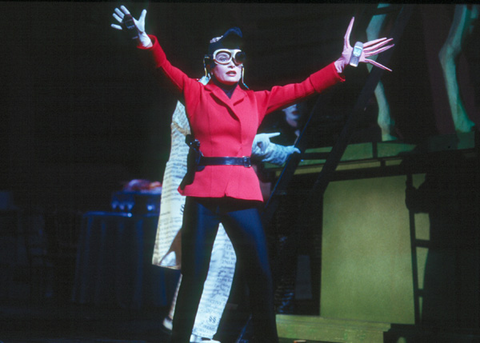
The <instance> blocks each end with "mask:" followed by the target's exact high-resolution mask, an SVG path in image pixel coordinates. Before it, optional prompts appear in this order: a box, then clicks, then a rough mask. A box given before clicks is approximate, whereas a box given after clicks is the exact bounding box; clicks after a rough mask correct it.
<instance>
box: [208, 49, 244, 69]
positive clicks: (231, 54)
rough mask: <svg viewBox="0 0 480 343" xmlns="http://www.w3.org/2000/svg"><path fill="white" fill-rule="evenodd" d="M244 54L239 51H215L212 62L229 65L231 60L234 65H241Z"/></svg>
mask: <svg viewBox="0 0 480 343" xmlns="http://www.w3.org/2000/svg"><path fill="white" fill-rule="evenodd" d="M245 56H246V55H245V53H244V52H243V51H241V50H238V49H236V50H227V49H221V50H216V51H215V52H214V53H213V60H214V61H215V62H216V63H218V64H229V63H230V61H231V60H232V58H233V62H234V63H235V64H236V65H240V64H243V63H244V62H245Z"/></svg>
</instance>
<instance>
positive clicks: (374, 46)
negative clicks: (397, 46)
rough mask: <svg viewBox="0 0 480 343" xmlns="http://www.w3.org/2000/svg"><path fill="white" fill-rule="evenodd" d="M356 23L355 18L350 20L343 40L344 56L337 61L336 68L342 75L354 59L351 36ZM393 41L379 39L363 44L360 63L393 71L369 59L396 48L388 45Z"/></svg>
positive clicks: (390, 39)
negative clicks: (352, 58)
mask: <svg viewBox="0 0 480 343" xmlns="http://www.w3.org/2000/svg"><path fill="white" fill-rule="evenodd" d="M354 22H355V17H353V18H352V20H350V24H349V25H348V28H347V32H346V33H345V36H344V39H343V51H342V56H341V57H340V58H339V59H338V60H336V61H335V67H336V68H337V72H339V73H342V72H343V70H344V69H345V67H346V66H347V65H348V64H349V63H350V59H351V57H352V52H353V48H352V46H351V45H350V34H351V33H352V28H353V23H354ZM392 40H393V38H388V39H387V38H386V37H384V38H379V39H375V40H372V41H369V42H366V43H363V50H362V53H361V55H360V58H359V61H360V62H362V63H369V64H371V65H373V66H375V67H378V68H381V69H384V70H388V71H392V70H391V69H390V68H387V67H385V66H384V65H382V64H380V63H378V62H376V61H374V60H372V59H369V58H368V57H371V56H374V55H377V54H379V53H382V52H384V51H386V50H388V49H390V48H392V47H393V46H394V44H390V45H387V44H388V43H390V42H391V41H392Z"/></svg>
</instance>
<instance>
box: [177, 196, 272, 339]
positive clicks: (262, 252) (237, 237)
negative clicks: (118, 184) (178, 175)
mask: <svg viewBox="0 0 480 343" xmlns="http://www.w3.org/2000/svg"><path fill="white" fill-rule="evenodd" d="M256 204H257V203H256V202H252V201H245V200H237V199H231V198H220V199H217V198H192V197H187V200H186V203H185V212H184V218H183V227H182V275H183V276H182V283H181V286H180V289H179V293H178V298H177V304H176V307H175V316H174V319H173V332H172V337H171V342H172V343H187V342H189V339H190V335H191V332H192V328H193V324H194V322H195V315H196V312H197V309H198V304H199V302H200V297H201V295H202V291H203V284H204V282H205V279H206V278H207V273H208V266H209V263H210V256H211V253H212V248H213V242H214V240H215V236H216V234H217V229H218V224H219V223H220V222H221V223H222V224H223V226H224V227H225V231H226V233H227V234H228V236H229V238H230V240H231V241H232V244H233V247H234V249H235V253H236V256H237V265H236V268H240V271H241V273H243V275H244V276H245V279H246V283H247V286H248V288H249V294H250V306H251V310H252V320H253V325H254V330H255V338H256V339H257V340H258V342H262V343H270V342H272V343H273V342H275V343H277V342H278V336H277V329H276V323H275V312H274V308H273V289H272V276H271V271H270V265H269V261H268V253H267V245H266V238H265V234H264V232H263V228H262V224H261V221H260V216H259V213H258V210H257V208H256Z"/></svg>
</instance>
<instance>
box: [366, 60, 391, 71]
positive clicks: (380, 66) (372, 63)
mask: <svg viewBox="0 0 480 343" xmlns="http://www.w3.org/2000/svg"><path fill="white" fill-rule="evenodd" d="M364 62H365V63H370V64H371V65H373V66H375V67H377V68H380V69H383V70H388V71H392V69H390V68H387V67H385V66H384V65H383V64H380V63H378V62H376V61H374V60H371V59H368V58H365V60H364Z"/></svg>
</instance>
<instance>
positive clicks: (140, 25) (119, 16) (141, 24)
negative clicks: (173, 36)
mask: <svg viewBox="0 0 480 343" xmlns="http://www.w3.org/2000/svg"><path fill="white" fill-rule="evenodd" d="M120 9H121V11H120V10H119V9H118V8H115V12H113V14H112V15H113V17H114V18H115V19H116V20H117V21H118V22H119V23H120V24H122V22H123V18H124V17H125V15H131V14H130V11H129V10H128V9H127V8H126V7H125V6H123V5H122V6H120ZM146 15H147V10H145V9H144V10H143V11H142V14H141V15H140V18H138V20H136V19H135V18H133V17H132V18H133V22H134V23H135V26H136V28H137V30H138V41H139V42H140V44H141V45H142V46H144V47H145V48H149V47H151V46H152V45H153V44H152V40H151V39H150V37H148V35H147V34H146V33H145V17H146ZM111 26H112V27H113V28H114V29H116V30H123V28H122V26H121V25H118V24H112V25H111Z"/></svg>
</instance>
